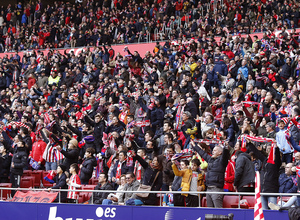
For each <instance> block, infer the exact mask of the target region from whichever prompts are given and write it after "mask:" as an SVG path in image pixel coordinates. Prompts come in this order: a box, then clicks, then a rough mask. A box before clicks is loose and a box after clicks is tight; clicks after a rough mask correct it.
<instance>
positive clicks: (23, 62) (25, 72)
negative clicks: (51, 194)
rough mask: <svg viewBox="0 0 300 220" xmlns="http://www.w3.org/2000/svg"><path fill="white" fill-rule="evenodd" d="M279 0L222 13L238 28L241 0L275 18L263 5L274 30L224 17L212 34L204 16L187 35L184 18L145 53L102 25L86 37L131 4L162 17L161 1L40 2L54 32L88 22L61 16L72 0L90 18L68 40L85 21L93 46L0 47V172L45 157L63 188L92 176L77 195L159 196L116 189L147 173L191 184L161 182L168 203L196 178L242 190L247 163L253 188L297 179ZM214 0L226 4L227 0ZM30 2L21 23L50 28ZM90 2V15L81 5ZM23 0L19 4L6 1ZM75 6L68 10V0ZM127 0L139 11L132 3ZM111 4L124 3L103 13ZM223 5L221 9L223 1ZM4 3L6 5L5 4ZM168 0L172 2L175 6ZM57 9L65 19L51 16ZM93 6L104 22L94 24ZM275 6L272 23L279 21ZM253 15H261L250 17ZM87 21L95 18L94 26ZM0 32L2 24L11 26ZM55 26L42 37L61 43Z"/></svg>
mask: <svg viewBox="0 0 300 220" xmlns="http://www.w3.org/2000/svg"><path fill="white" fill-rule="evenodd" d="M288 3H289V2H287V1H285V2H284V4H282V6H281V3H279V2H276V1H272V2H269V3H261V2H259V3H255V2H251V6H250V3H249V2H242V3H237V2H235V5H236V9H235V10H232V9H230V10H229V9H228V10H229V11H230V13H231V12H232V11H237V12H240V13H241V14H242V15H241V19H240V20H239V16H237V19H236V20H233V21H232V23H231V22H228V24H227V25H228V28H229V29H230V30H229V29H228V30H229V32H230V31H231V27H232V30H233V31H234V30H238V31H239V30H240V29H239V28H238V27H243V25H242V24H244V27H246V26H245V22H246V21H247V16H248V14H249V13H251V12H252V13H254V14H255V13H258V12H260V13H262V14H261V19H262V18H263V19H262V21H265V20H266V18H267V15H270V14H269V13H271V12H272V13H276V15H277V14H278V19H275V21H274V22H275V23H274V22H271V20H274V19H273V15H275V14H271V15H272V17H271V18H270V20H269V22H268V25H272V24H273V25H276V29H277V30H279V34H278V36H277V35H275V34H274V33H273V32H267V33H265V34H264V35H263V37H262V38H258V37H257V36H254V37H253V38H251V37H250V36H247V37H245V38H243V37H241V36H240V35H236V36H233V35H232V34H229V33H227V32H226V31H225V32H224V29H223V32H224V33H223V34H224V36H223V37H222V38H221V40H220V41H218V42H217V41H216V40H215V39H214V33H211V30H209V29H207V30H206V29H201V31H200V32H197V30H196V31H195V34H196V35H194V36H197V37H195V38H191V39H189V40H187V37H192V33H193V32H192V31H186V30H185V31H184V32H183V33H189V34H187V35H186V36H183V35H181V34H180V33H175V35H174V37H173V39H168V40H167V41H166V42H165V43H164V45H160V44H159V43H158V44H157V45H156V46H155V48H153V51H148V52H147V53H146V54H145V55H140V54H139V51H134V52H132V51H130V45H129V46H128V47H125V48H124V52H125V53H126V55H125V56H122V55H121V54H119V53H117V54H115V52H114V50H113V48H112V47H111V46H110V45H108V46H105V45H107V43H112V42H107V41H103V39H104V38H103V36H104V35H102V34H101V36H102V37H101V39H100V41H99V42H98V45H97V39H98V37H99V36H100V33H101V31H103V33H105V32H107V33H109V30H110V28H111V27H115V26H116V24H118V22H119V21H120V23H119V24H120V25H121V26H122V25H124V24H129V26H130V24H132V22H133V21H137V19H136V18H137V17H139V18H140V19H141V18H143V19H144V20H143V19H141V21H142V22H145V20H146V19H147V21H148V22H149V24H151V23H152V25H154V24H155V25H156V24H157V23H158V21H159V18H160V17H159V16H162V18H163V19H164V18H165V17H164V16H167V15H168V14H166V15H165V14H164V13H165V11H160V9H159V10H158V12H157V13H156V12H155V13H154V12H153V10H152V12H151V9H150V8H149V6H147V4H148V3H147V2H144V3H140V4H145V5H143V7H140V9H138V8H139V4H137V5H136V7H133V8H131V7H130V6H133V5H134V6H135V4H133V2H130V1H129V2H127V3H126V2H125V1H123V2H118V1H117V2H114V4H116V7H115V8H114V9H112V10H109V9H108V8H109V7H112V6H111V4H110V2H103V3H101V4H98V3H93V2H89V3H88V4H87V6H86V7H87V8H86V7H83V6H82V5H81V4H80V3H79V4H77V5H74V6H71V5H70V6H68V5H67V4H65V5H64V4H59V3H56V4H55V6H53V8H52V7H47V10H46V12H45V16H46V17H47V16H49V21H50V24H52V22H54V24H53V25H54V26H55V25H56V27H59V26H60V25H61V28H57V29H56V31H54V33H59V35H60V34H62V33H64V32H60V31H61V30H63V29H68V25H69V26H70V27H71V26H74V27H72V28H74V37H75V36H76V33H77V31H78V30H77V28H78V27H80V28H81V29H82V28H83V27H84V26H85V25H86V24H83V25H81V21H83V19H81V18H80V19H79V21H77V22H79V23H78V24H77V23H76V22H75V21H76V19H75V18H72V17H71V18H69V23H68V24H67V22H66V21H67V17H68V16H69V15H70V16H73V15H74V14H75V15H76V17H78V16H83V17H85V19H84V23H85V22H90V23H91V24H90V25H86V26H89V27H90V28H92V29H91V30H93V31H91V32H89V28H86V29H85V31H82V30H80V32H81V34H79V35H78V39H77V40H76V42H77V43H78V42H79V41H78V40H79V39H80V38H84V39H85V40H87V39H88V38H87V37H86V35H84V33H88V32H89V33H96V35H97V34H99V36H97V37H96V38H95V39H96V41H93V40H92V41H90V42H94V44H93V45H95V47H94V48H93V50H92V49H87V51H82V53H79V54H78V55H75V54H74V53H73V52H72V51H71V52H70V53H66V51H65V52H64V53H60V52H59V51H58V50H56V49H51V50H49V52H47V54H44V52H43V51H39V50H38V51H37V50H34V51H26V52H24V53H23V55H22V57H20V55H19V54H18V53H17V52H16V53H14V54H12V55H11V56H10V57H9V56H7V55H6V56H4V58H2V59H0V72H1V74H0V90H1V91H0V100H1V105H0V111H1V138H0V141H1V146H0V154H1V157H0V181H1V182H8V181H10V182H11V183H12V184H13V187H19V186H20V179H21V177H22V175H23V170H25V169H45V170H56V173H57V174H56V176H55V177H53V176H51V175H52V174H53V173H52V172H51V175H49V176H48V177H47V178H48V179H51V180H53V181H54V182H55V183H56V185H54V186H53V188H55V189H57V188H62V189H66V188H69V189H71V190H73V189H76V188H79V187H80V186H81V185H85V184H88V183H89V180H90V178H92V177H93V176H99V184H98V186H97V187H96V189H97V190H99V192H97V193H94V196H93V197H92V198H91V200H89V201H88V202H89V203H96V204H120V205H121V204H126V205H141V204H146V205H156V204H158V199H159V198H158V197H157V196H156V195H155V194H149V195H145V194H143V193H136V194H132V193H131V194H129V193H120V192H118V190H119V191H121V190H125V191H126V190H128V191H131V190H138V188H139V187H142V188H143V187H144V189H145V188H147V187H148V188H149V187H150V188H151V190H154V191H158V190H160V189H162V190H164V191H169V190H173V191H177V190H181V191H191V193H190V194H185V193H183V194H182V195H176V194H174V195H172V193H171V192H170V193H169V194H168V195H165V197H164V204H165V205H170V206H171V205H175V206H177V205H178V206H183V205H186V206H190V207H195V206H198V205H199V203H198V201H199V199H198V194H197V191H204V190H206V191H207V193H206V201H207V205H208V207H217V208H219V207H222V205H223V196H222V195H220V194H213V193H209V192H222V191H239V192H253V191H254V176H255V171H260V172H261V174H262V175H261V183H262V187H261V188H262V192H266V193H278V192H283V193H285V192H296V191H297V188H298V187H299V186H298V185H297V176H296V174H295V168H293V167H296V166H297V165H299V159H300V156H299V155H298V154H299V153H296V151H295V150H297V151H300V147H299V141H300V130H299V129H300V102H299V98H300V93H299V91H300V80H299V72H300V50H299V35H298V33H296V30H295V29H291V30H290V33H289V32H287V30H286V28H285V27H284V26H286V27H287V28H289V27H291V26H289V25H292V24H293V25H294V23H297V22H294V23H293V22H292V21H294V20H293V19H292V18H290V17H287V15H285V14H284V13H283V15H282V16H283V17H281V16H280V12H281V11H282V10H289V6H288ZM97 4H98V5H103V7H102V8H101V7H97V6H98V5H97ZM123 4H124V5H123ZM156 4H157V5H159V4H165V5H166V7H165V8H164V10H166V9H167V8H168V4H170V2H161V3H154V5H153V7H157V6H156ZM176 4H180V2H179V3H175V6H178V5H176ZM224 4H226V5H228V6H226V7H227V8H230V7H229V5H230V3H228V2H225V1H224ZM238 4H240V5H241V6H240V7H238ZM273 4H274V7H271V9H272V10H274V9H276V10H274V12H273V11H271V12H270V11H269V10H268V7H269V6H270V5H273ZM125 5H126V7H125ZM183 5H184V7H183V9H182V13H183V14H184V12H186V11H189V10H190V8H189V7H191V8H193V9H194V8H199V7H195V6H197V5H198V3H197V4H196V2H184V3H183ZM190 5H191V6H190ZM295 5H297V4H295ZM34 6H36V5H35V4H34ZM94 6H95V7H94ZM203 6H205V4H203ZM242 6H243V7H242ZM275 6H276V7H275ZM39 7H40V8H38V7H37V10H36V8H35V7H34V10H33V11H32V10H29V11H30V14H29V15H28V16H30V15H32V18H31V20H32V21H33V22H34V25H37V28H36V29H35V28H31V31H33V32H35V31H34V30H38V29H39V27H46V29H47V30H46V32H47V31H49V32H52V31H50V29H51V28H53V27H51V25H50V26H47V25H46V24H47V23H48V20H47V19H45V20H43V19H41V17H39V18H40V19H41V20H38V19H37V17H38V14H40V16H41V15H43V14H41V11H39V10H42V9H43V8H42V6H39ZM123 7H124V8H123ZM172 7H173V6H172ZM256 7H259V8H260V11H259V10H256ZM18 8H20V9H18ZM58 8H60V10H58V11H56V9H58ZM97 8H99V10H100V11H101V13H100V12H99V18H98V19H95V18H93V19H92V18H89V17H88V16H94V15H95V14H94V13H93V10H98V9H97ZM147 8H148V9H149V11H147V12H146V13H144V12H143V11H142V10H146V9H147ZM158 8H159V7H158ZM252 8H253V9H252ZM264 8H265V9H264ZM283 8H285V9H283ZM21 9H22V5H21V6H20V7H18V6H17V7H16V10H19V11H21ZM76 9H78V10H79V13H77V12H76V13H74V12H75V11H73V10H76ZM248 9H249V10H248ZM250 9H251V10H250ZM11 10H13V9H11ZM85 10H87V11H85ZM102 10H103V11H102ZM135 10H138V11H139V10H141V11H142V13H138V12H137V13H136V14H135V13H133V12H134V11H135ZM195 10H196V9H195ZM277 10H278V11H277ZM293 10H294V8H293ZM88 11H89V13H86V12H88ZM114 11H118V12H119V14H120V16H121V15H122V14H123V15H122V16H125V17H127V15H126V13H127V14H131V15H132V16H128V18H125V19H122V16H121V17H119V20H118V21H114V22H110V19H111V18H113V16H114V15H113V12H114ZM122 11H123V12H122ZM217 11H218V10H217ZM222 11H223V10H221V9H220V13H221V12H222ZM31 12H32V13H31ZM48 12H50V13H49V14H48ZM56 12H57V13H56ZM121 12H122V13H121ZM225 12H226V13H225V14H226V15H227V17H228V16H229V14H228V13H227V12H228V11H227V9H226V10H225ZM2 13H3V14H5V15H6V17H7V11H5V10H3V11H2ZM124 13H125V14H124ZM148 13H149V14H148ZM153 13H154V14H155V16H154V17H152V16H153ZM174 13H175V14H176V16H179V15H181V10H180V13H179V10H175V11H174ZM63 14H65V16H66V18H64V15H63ZM134 14H135V15H134ZM170 14H171V15H172V10H170ZM217 14H218V13H217ZM96 15H98V14H97V13H96ZM150 15H151V16H150ZM192 15H193V16H194V15H195V14H192ZM249 15H250V14H249ZM209 16H212V15H209V14H208V16H207V19H205V20H204V21H203V22H204V23H205V24H207V25H210V23H211V27H213V25H215V24H214V22H216V21H217V19H211V20H212V21H210V17H209ZM244 16H246V17H245V18H244ZM289 16H292V13H289ZM12 17H13V12H12ZM108 17H109V18H110V19H105V18H108ZM0 18H1V17H0ZM57 18H58V21H57V22H64V23H63V24H62V23H57V24H55V23H56V20H57ZM100 18H102V19H103V24H102V27H101V25H99V26H97V24H94V22H95V21H101V19H100ZM120 18H121V19H120ZM166 18H167V17H166ZM220 18H222V17H220ZM251 18H252V17H249V19H250V20H251ZM6 19H7V18H6ZM64 19H66V21H65V20H64ZM116 19H117V18H116ZM132 19H133V20H132ZM194 19H195V22H197V18H195V17H193V19H191V22H192V21H194ZM282 19H283V21H284V22H283V23H286V25H284V26H280V25H278V24H277V22H282ZM131 20H132V21H131ZM226 20H228V19H225V21H226ZM154 21H155V22H154ZM198 21H199V20H198ZM200 21H201V20H200ZM221 21H222V22H223V21H224V19H221ZM230 21H231V20H230ZM11 22H12V21H11ZM11 22H9V24H8V25H9V26H11V28H12V27H14V24H13V23H11ZM40 22H42V23H43V22H45V25H41V23H40ZM73 22H74V23H75V24H76V25H74V23H73ZM201 22H202V21H201ZM201 22H200V23H201ZM257 22H258V21H257ZM16 23H17V22H16ZM100 23H101V22H100ZM204 23H203V24H204ZM145 24H146V23H145ZM40 25H41V26H40ZM132 25H133V24H132ZM216 25H217V24H216ZM28 26H29V25H28ZM28 26H26V25H25V26H24V31H25V28H26V27H28ZM124 26H126V25H124ZM129 26H128V28H129ZM201 26H203V25H202V23H201ZM263 26H264V25H263ZM5 27H6V26H2V30H4V29H5ZM29 27H30V26H29ZM133 27H135V25H133V26H132V28H133ZM196 27H197V26H196ZM235 27H236V28H235ZM256 27H257V28H259V27H260V26H259V24H258V23H257V25H256ZM293 27H294V26H293ZM95 28H97V30H101V31H100V32H98V33H97V32H95V31H94V29H95ZM126 28H127V27H126ZM182 28H183V27H182ZM16 29H18V27H17V28H16ZM196 29H197V28H196ZM245 29H248V28H245ZM250 29H251V28H250ZM129 30H130V29H129ZM213 30H215V29H213ZM72 31H73V30H72ZM202 31H203V32H202ZM10 32H11V30H9V31H8V34H7V33H6V36H8V35H10V36H13V35H14V34H11V33H10ZM67 33H68V34H69V32H68V31H66V32H65V34H67ZM39 34H41V33H40V32H39ZM34 35H35V33H31V34H28V35H26V34H25V35H24V39H26V41H27V40H29V41H30V42H32V38H31V37H30V36H34ZM50 36H51V34H50ZM57 36H58V35H57ZM57 36H56V35H55V34H54V35H53V36H52V37H53V39H54V41H53V42H52V43H54V42H55V41H57V39H60V40H58V41H57V43H58V44H61V45H64V46H65V44H66V43H67V41H68V40H67V41H66V42H65V36H64V34H63V35H61V36H60V37H57ZM198 36H199V38H198ZM71 38H72V37H71ZM75 38H76V37H75ZM21 39H22V38H21V37H20V36H18V37H16V38H15V40H17V41H18V40H20V42H21ZM72 39H73V38H72ZM107 39H109V40H111V39H115V38H114V37H107ZM85 40H84V42H86V41H85ZM32 43H33V42H32ZM49 43H50V41H49V38H48V40H46V41H43V42H42V44H41V45H40V46H43V47H49ZM47 44H48V45H47ZM29 45H30V44H29ZM83 45H84V44H83ZM73 46H74V45H73ZM29 47H30V46H29ZM38 47H39V46H38ZM24 48H25V47H24ZM26 48H27V47H26ZM151 49H152V48H151ZM18 50H19V49H18ZM183 158H185V159H183ZM285 165H286V166H287V167H286V169H285V172H284V171H283V170H284V169H283V168H284V167H285ZM140 184H142V185H140ZM104 189H107V190H110V189H116V190H117V191H116V193H115V194H108V193H104V192H101V190H104ZM49 190H51V188H49ZM62 196H63V198H62V200H61V201H68V202H76V199H77V197H78V194H77V193H76V192H74V191H70V192H69V193H68V194H64V195H62ZM296 200H297V198H296V197H295V198H294V199H293V203H294V202H296ZM276 202H277V200H276V197H272V196H263V197H262V203H263V204H262V205H263V208H265V209H267V208H268V203H269V204H270V203H274V204H275V203H276ZM271 206H272V205H271Z"/></svg>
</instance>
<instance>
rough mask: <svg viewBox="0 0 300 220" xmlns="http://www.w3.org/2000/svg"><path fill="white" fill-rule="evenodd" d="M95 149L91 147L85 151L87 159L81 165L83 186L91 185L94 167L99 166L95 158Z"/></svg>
mask: <svg viewBox="0 0 300 220" xmlns="http://www.w3.org/2000/svg"><path fill="white" fill-rule="evenodd" d="M94 153H95V150H94V148H91V147H89V148H88V149H86V151H85V159H84V161H83V163H82V164H81V165H80V176H79V177H80V182H81V184H82V185H87V184H89V180H90V178H91V177H92V174H93V171H94V167H95V166H97V161H96V158H95V157H94Z"/></svg>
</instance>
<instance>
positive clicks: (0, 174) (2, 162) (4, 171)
mask: <svg viewBox="0 0 300 220" xmlns="http://www.w3.org/2000/svg"><path fill="white" fill-rule="evenodd" d="M10 164H11V156H9V155H8V154H7V153H6V148H5V147H4V146H3V145H1V146H0V183H8V175H9V169H10Z"/></svg>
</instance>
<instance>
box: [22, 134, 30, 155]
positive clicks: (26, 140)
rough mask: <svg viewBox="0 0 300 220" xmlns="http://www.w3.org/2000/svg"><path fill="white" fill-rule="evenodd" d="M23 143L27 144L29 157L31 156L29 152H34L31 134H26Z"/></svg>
mask: <svg viewBox="0 0 300 220" xmlns="http://www.w3.org/2000/svg"><path fill="white" fill-rule="evenodd" d="M23 141H24V142H25V148H26V150H27V155H28V154H29V152H30V151H31V150H32V140H31V137H30V135H29V134H26V135H25V136H24V137H23Z"/></svg>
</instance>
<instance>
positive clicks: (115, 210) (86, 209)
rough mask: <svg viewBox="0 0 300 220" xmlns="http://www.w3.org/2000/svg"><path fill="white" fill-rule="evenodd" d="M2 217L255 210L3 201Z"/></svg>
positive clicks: (31, 219)
mask: <svg viewBox="0 0 300 220" xmlns="http://www.w3.org/2000/svg"><path fill="white" fill-rule="evenodd" d="M0 210H1V214H0V220H19V219H20V220H137V219H141V220H153V219H155V220H156V219H158V220H204V219H205V214H215V215H228V214H229V213H233V214H234V218H233V219H237V220H253V218H254V211H253V209H252V210H251V209H209V208H184V207H182V208H177V207H152V206H140V207H135V206H102V205H81V204H55V203H50V204H49V203H47V204H46V203H17V202H0ZM264 215H265V219H282V220H284V219H288V213H287V211H283V212H278V211H271V210H266V211H264Z"/></svg>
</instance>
